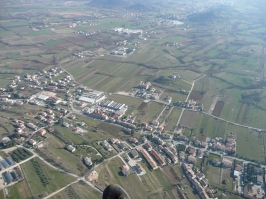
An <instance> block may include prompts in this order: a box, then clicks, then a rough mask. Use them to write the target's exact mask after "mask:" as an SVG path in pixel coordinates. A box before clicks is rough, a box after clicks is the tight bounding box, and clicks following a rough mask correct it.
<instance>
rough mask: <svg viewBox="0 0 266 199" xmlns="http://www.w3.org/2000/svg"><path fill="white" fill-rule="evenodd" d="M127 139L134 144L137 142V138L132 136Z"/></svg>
mask: <svg viewBox="0 0 266 199" xmlns="http://www.w3.org/2000/svg"><path fill="white" fill-rule="evenodd" d="M128 141H129V142H130V143H134V144H137V143H138V142H139V141H138V139H137V138H133V137H131V138H129V139H128Z"/></svg>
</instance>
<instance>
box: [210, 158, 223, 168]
mask: <svg viewBox="0 0 266 199" xmlns="http://www.w3.org/2000/svg"><path fill="white" fill-rule="evenodd" d="M211 163H212V164H213V165H214V166H217V167H218V166H220V165H221V161H220V160H218V159H217V158H213V159H212V160H211Z"/></svg>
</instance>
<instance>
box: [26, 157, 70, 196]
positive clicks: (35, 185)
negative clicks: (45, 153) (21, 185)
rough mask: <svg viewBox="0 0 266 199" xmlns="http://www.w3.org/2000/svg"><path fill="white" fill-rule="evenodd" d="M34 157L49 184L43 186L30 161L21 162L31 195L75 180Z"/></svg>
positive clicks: (46, 191) (58, 187)
mask: <svg viewBox="0 0 266 199" xmlns="http://www.w3.org/2000/svg"><path fill="white" fill-rule="evenodd" d="M34 159H35V160H36V161H38V162H39V165H40V167H41V169H42V170H43V171H44V174H45V175H46V176H47V177H48V179H49V184H48V185H47V186H46V187H44V186H43V184H42V183H41V181H40V178H39V176H38V174H37V173H36V170H35V168H34V167H33V165H32V162H31V161H28V162H26V163H24V164H22V169H23V172H24V174H25V175H26V180H27V183H28V184H29V187H30V189H31V192H32V194H33V195H39V194H44V193H51V192H54V191H56V190H58V189H60V188H62V187H64V186H65V185H67V184H69V183H70V182H73V181H74V180H75V178H74V177H72V176H70V175H67V174H63V173H60V172H58V171H57V170H55V169H53V168H51V167H49V166H47V165H46V164H45V163H43V162H42V161H41V160H40V159H39V158H34Z"/></svg>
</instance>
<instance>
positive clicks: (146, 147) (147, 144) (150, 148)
mask: <svg viewBox="0 0 266 199" xmlns="http://www.w3.org/2000/svg"><path fill="white" fill-rule="evenodd" d="M143 147H144V148H145V149H146V150H147V151H151V150H152V145H151V144H150V143H149V142H148V143H146V144H144V145H143Z"/></svg>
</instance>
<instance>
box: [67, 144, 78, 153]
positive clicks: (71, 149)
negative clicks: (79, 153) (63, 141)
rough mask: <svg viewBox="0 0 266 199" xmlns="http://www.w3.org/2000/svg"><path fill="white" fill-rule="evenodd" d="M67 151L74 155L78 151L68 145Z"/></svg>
mask: <svg viewBox="0 0 266 199" xmlns="http://www.w3.org/2000/svg"><path fill="white" fill-rule="evenodd" d="M67 150H68V151H69V152H71V153H73V152H74V151H76V148H75V147H73V146H72V145H68V146H67Z"/></svg>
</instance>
